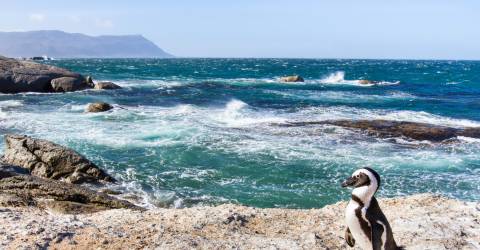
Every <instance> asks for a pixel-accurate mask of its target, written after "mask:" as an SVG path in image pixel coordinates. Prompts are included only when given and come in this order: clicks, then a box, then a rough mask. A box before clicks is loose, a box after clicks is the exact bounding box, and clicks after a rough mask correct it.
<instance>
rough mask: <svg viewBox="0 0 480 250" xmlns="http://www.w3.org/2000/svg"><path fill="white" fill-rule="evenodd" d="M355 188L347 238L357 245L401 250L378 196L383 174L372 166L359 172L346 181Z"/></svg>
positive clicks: (368, 249) (347, 217) (374, 249)
mask: <svg viewBox="0 0 480 250" xmlns="http://www.w3.org/2000/svg"><path fill="white" fill-rule="evenodd" d="M342 187H353V191H352V198H351V200H350V202H349V203H348V205H347V209H346V211H345V221H346V223H347V229H346V231H345V240H346V241H347V244H348V245H349V246H351V247H353V246H354V245H355V244H358V246H360V247H361V248H362V249H365V250H380V249H385V250H397V249H403V248H402V247H398V246H397V243H396V242H395V240H394V238H393V232H392V228H391V227H390V224H389V223H388V220H387V218H386V217H385V215H384V214H383V212H382V210H381V209H380V206H379V205H378V202H377V200H376V199H375V197H374V195H375V193H376V192H377V190H378V188H379V187H380V176H379V175H378V173H377V172H375V171H374V170H373V169H371V168H362V169H358V170H357V171H355V172H354V173H353V174H352V176H351V177H349V178H348V179H347V180H345V181H344V182H343V183H342Z"/></svg>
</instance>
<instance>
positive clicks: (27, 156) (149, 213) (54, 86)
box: [0, 57, 480, 249]
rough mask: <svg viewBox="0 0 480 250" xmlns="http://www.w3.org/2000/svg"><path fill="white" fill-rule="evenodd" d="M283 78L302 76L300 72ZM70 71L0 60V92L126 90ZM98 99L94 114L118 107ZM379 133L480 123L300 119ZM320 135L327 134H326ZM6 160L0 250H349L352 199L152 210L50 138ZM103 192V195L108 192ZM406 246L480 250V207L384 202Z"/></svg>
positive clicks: (16, 144) (2, 163)
mask: <svg viewBox="0 0 480 250" xmlns="http://www.w3.org/2000/svg"><path fill="white" fill-rule="evenodd" d="M282 81H285V82H298V81H303V78H301V77H300V76H291V77H286V78H285V79H283V80H282ZM118 88H120V87H119V86H117V85H115V84H114V83H111V82H98V83H93V80H92V79H91V77H84V76H82V75H80V74H76V73H73V72H70V71H68V70H65V69H61V68H57V67H53V66H48V65H42V64H37V63H33V62H26V61H18V60H14V59H8V58H4V57H0V93H9V94H13V93H19V92H68V91H77V90H84V89H110V90H113V89H118ZM112 108H113V106H111V105H110V104H108V103H102V102H99V103H93V104H91V105H89V107H88V108H87V111H88V112H102V111H108V110H110V109H112ZM271 125H272V126H281V127H302V126H335V127H337V128H344V129H349V130H354V131H357V132H359V133H365V134H367V135H371V136H376V137H379V138H397V137H401V138H407V139H409V140H421V141H430V142H434V143H444V142H445V143H450V142H454V141H455V140H456V139H457V138H458V137H471V138H480V128H478V127H471V128H467V127H466V128H455V127H447V126H436V125H431V124H424V123H414V122H404V121H387V120H332V121H306V122H302V121H299V122H297V121H292V122H287V123H283V124H271ZM320 132H321V131H320ZM5 140H6V143H5V146H6V149H5V152H4V155H3V156H2V157H1V158H0V249H46V248H52V249H92V248H95V249H125V248H126V247H128V248H134V249H142V248H160V249H191V248H199V249H225V248H234V249H346V248H348V247H347V245H346V244H345V242H344V239H343V234H344V228H345V227H344V222H343V213H344V209H345V206H346V203H345V202H339V203H336V204H333V205H329V206H326V207H324V208H320V209H310V210H304V209H259V208H252V207H245V206H240V205H234V204H225V205H221V206H217V207H200V206H199V207H192V208H184V209H167V208H155V209H151V210H146V209H144V208H142V207H139V206H137V205H135V204H134V200H135V199H134V198H132V201H127V200H124V199H121V198H119V197H122V196H123V197H125V195H124V194H119V193H118V192H116V191H113V190H110V189H109V187H110V185H116V184H115V182H116V180H115V179H114V178H113V177H112V176H111V175H109V174H108V173H107V172H106V171H105V170H103V169H102V168H101V167H100V166H97V165H95V164H94V163H93V162H91V161H89V160H88V159H86V158H85V157H83V156H82V155H80V154H79V153H77V152H75V151H73V150H71V149H69V148H66V147H64V146H61V145H58V144H55V143H53V142H50V141H46V140H42V139H36V138H31V137H28V136H23V135H6V136H5ZM102 190H103V191H102ZM380 205H381V206H382V208H383V209H384V212H385V213H386V215H387V217H388V218H389V220H390V222H391V224H392V227H393V230H394V233H395V238H396V239H397V241H398V243H399V244H401V245H404V246H406V247H407V249H480V243H479V242H480V203H479V202H464V201H459V200H454V199H448V198H445V197H441V196H436V195H432V194H420V195H413V196H407V197H399V198H390V199H380Z"/></svg>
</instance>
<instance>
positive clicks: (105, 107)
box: [86, 102, 113, 113]
mask: <svg viewBox="0 0 480 250" xmlns="http://www.w3.org/2000/svg"><path fill="white" fill-rule="evenodd" d="M110 109H113V106H112V105H110V104H108V103H105V102H96V103H90V104H88V106H87V110H86V112H90V113H98V112H105V111H109V110H110Z"/></svg>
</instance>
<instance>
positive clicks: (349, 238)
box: [345, 227, 355, 247]
mask: <svg viewBox="0 0 480 250" xmlns="http://www.w3.org/2000/svg"><path fill="white" fill-rule="evenodd" d="M345 241H346V242H347V244H348V245H349V246H350V247H353V246H355V239H354V238H353V235H352V233H351V232H350V228H348V227H347V230H345Z"/></svg>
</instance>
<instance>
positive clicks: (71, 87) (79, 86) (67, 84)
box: [51, 76, 90, 92]
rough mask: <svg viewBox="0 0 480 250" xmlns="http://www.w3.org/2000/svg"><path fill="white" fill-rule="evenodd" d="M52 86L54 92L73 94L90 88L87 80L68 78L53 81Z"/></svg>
mask: <svg viewBox="0 0 480 250" xmlns="http://www.w3.org/2000/svg"><path fill="white" fill-rule="evenodd" d="M51 85H52V90H53V91H54V92H72V91H78V90H84V89H88V88H90V86H88V85H87V83H86V82H85V79H81V78H74V77H68V76H67V77H60V78H55V79H53V80H52V81H51Z"/></svg>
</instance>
